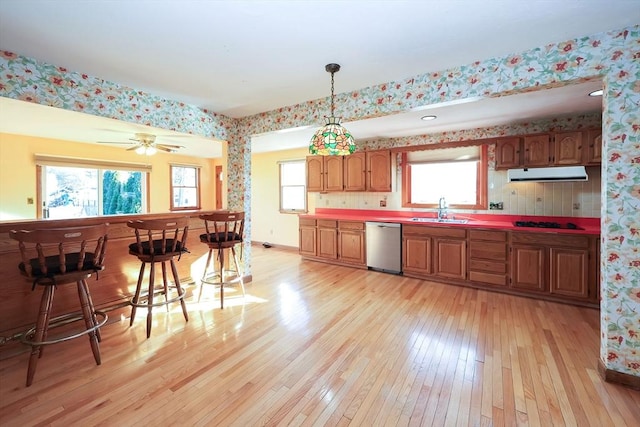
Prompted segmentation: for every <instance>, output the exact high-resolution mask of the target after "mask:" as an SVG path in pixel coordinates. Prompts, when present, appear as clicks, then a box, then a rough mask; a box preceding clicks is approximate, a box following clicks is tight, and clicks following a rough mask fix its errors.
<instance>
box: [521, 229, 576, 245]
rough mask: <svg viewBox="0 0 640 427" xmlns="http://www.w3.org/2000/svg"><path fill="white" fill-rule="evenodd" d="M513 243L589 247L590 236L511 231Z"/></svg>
mask: <svg viewBox="0 0 640 427" xmlns="http://www.w3.org/2000/svg"><path fill="white" fill-rule="evenodd" d="M511 243H522V244H529V245H532V244H533V245H542V246H566V247H569V248H588V247H589V236H580V235H575V234H554V233H516V232H514V233H511Z"/></svg>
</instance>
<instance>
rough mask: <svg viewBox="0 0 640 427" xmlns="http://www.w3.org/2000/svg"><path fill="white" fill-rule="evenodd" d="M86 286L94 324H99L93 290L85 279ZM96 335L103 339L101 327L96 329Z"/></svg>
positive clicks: (99, 339) (100, 339)
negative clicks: (90, 289)
mask: <svg viewBox="0 0 640 427" xmlns="http://www.w3.org/2000/svg"><path fill="white" fill-rule="evenodd" d="M85 286H86V289H87V301H88V302H89V309H90V310H91V319H92V320H93V324H94V325H97V324H98V318H97V317H96V307H95V306H94V305H93V299H91V292H89V284H88V283H87V282H86V280H85ZM96 337H98V342H100V341H102V336H101V335H100V328H98V329H96Z"/></svg>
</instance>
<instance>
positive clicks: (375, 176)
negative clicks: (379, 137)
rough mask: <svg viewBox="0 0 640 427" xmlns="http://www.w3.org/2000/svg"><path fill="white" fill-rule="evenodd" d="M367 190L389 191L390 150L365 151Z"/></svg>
mask: <svg viewBox="0 0 640 427" xmlns="http://www.w3.org/2000/svg"><path fill="white" fill-rule="evenodd" d="M366 157H367V190H369V191H391V151H389V150H381V151H367V156H366Z"/></svg>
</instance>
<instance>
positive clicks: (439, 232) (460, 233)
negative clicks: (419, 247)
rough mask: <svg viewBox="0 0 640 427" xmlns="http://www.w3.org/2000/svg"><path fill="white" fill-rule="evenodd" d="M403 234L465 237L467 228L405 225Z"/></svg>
mask: <svg viewBox="0 0 640 427" xmlns="http://www.w3.org/2000/svg"><path fill="white" fill-rule="evenodd" d="M402 235H403V236H436V237H452V238H454V239H464V238H466V237H467V230H466V229H464V228H448V227H425V226H423V225H405V226H403V227H402Z"/></svg>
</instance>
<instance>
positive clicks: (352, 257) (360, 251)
mask: <svg viewBox="0 0 640 427" xmlns="http://www.w3.org/2000/svg"><path fill="white" fill-rule="evenodd" d="M365 259H366V258H365V232H364V222H361V221H339V223H338V260H339V261H342V262H346V263H350V264H359V265H363V266H364V265H365Z"/></svg>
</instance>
